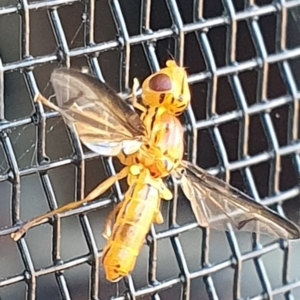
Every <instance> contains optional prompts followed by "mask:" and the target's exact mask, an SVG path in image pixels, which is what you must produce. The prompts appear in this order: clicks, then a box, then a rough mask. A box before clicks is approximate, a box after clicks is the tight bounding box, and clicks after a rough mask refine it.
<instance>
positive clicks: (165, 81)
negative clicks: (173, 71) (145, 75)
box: [149, 74, 172, 92]
mask: <svg viewBox="0 0 300 300" xmlns="http://www.w3.org/2000/svg"><path fill="white" fill-rule="evenodd" d="M149 87H150V89H151V90H153V91H156V92H163V91H169V90H170V89H172V82H171V80H170V78H169V76H168V75H166V74H157V75H155V76H153V77H152V78H151V79H150V81H149Z"/></svg>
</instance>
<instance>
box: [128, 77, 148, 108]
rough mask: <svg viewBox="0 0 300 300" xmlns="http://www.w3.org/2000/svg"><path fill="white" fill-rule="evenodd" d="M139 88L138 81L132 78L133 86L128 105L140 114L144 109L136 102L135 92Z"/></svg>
mask: <svg viewBox="0 0 300 300" xmlns="http://www.w3.org/2000/svg"><path fill="white" fill-rule="evenodd" d="M139 86H140V83H139V81H138V79H137V78H134V79H133V85H132V92H131V95H130V103H131V105H132V106H133V107H134V108H136V109H138V110H140V111H141V112H145V111H146V107H145V106H143V105H142V104H140V103H138V102H137V96H136V92H137V90H138V88H139Z"/></svg>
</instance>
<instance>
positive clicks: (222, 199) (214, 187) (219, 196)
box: [181, 161, 300, 239]
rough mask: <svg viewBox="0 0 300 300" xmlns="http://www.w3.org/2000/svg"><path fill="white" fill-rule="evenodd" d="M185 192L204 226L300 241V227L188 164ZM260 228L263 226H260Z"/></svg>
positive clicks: (185, 162)
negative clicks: (229, 227)
mask: <svg viewBox="0 0 300 300" xmlns="http://www.w3.org/2000/svg"><path fill="white" fill-rule="evenodd" d="M182 165H183V166H184V167H185V174H183V175H182V176H183V177H182V182H181V186H182V190H183V192H184V194H185V195H186V197H187V198H188V199H189V200H190V201H191V206H192V208H193V211H194V213H195V216H196V219H197V221H198V223H199V225H200V226H203V227H207V226H209V227H211V228H214V229H219V230H228V223H229V224H231V225H232V227H233V229H234V230H242V231H252V232H255V231H257V228H259V229H260V232H263V233H268V234H272V235H275V236H277V237H281V238H288V239H297V238H300V231H299V228H298V227H297V226H296V225H295V224H294V223H293V222H291V221H289V220H287V219H285V218H283V217H281V216H280V215H278V214H277V213H275V212H273V211H272V210H270V209H269V208H267V207H265V206H263V205H261V204H259V203H257V202H255V201H254V200H253V199H252V198H251V197H249V196H248V195H246V194H244V193H242V192H241V191H239V190H238V189H236V188H234V187H232V186H230V185H229V184H227V183H226V182H224V181H222V180H220V179H219V178H217V177H214V176H212V175H209V174H208V173H207V172H205V171H204V170H202V169H201V168H199V167H198V166H195V165H194V164H192V163H190V162H188V161H184V162H183V163H182ZM258 225H259V226H258Z"/></svg>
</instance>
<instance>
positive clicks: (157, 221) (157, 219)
mask: <svg viewBox="0 0 300 300" xmlns="http://www.w3.org/2000/svg"><path fill="white" fill-rule="evenodd" d="M163 222H164V218H163V216H162V214H161V212H160V211H158V212H157V214H156V215H155V216H154V218H153V223H155V224H162V223H163Z"/></svg>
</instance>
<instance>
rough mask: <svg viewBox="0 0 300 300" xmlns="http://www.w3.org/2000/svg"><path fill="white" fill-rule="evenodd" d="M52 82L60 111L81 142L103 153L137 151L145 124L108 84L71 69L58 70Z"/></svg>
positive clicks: (115, 153)
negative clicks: (73, 127) (74, 128)
mask: <svg viewBox="0 0 300 300" xmlns="http://www.w3.org/2000/svg"><path fill="white" fill-rule="evenodd" d="M51 82H52V85H53V88H54V91H55V94H56V99H57V104H58V107H59V108H60V109H59V110H58V111H60V112H62V115H63V117H64V119H65V121H66V123H67V124H70V123H73V124H74V125H75V127H76V129H77V132H78V134H79V136H80V139H81V140H82V142H83V143H84V144H85V145H86V146H87V147H88V148H90V149H91V150H93V151H95V152H98V153H100V154H102V155H117V154H119V153H120V151H121V150H124V152H125V153H126V154H130V153H134V152H136V151H137V150H138V149H139V147H140V145H141V139H142V135H143V131H144V125H143V123H142V121H141V120H140V117H139V115H138V114H137V113H136V112H135V111H133V110H132V109H131V108H130V106H129V105H128V104H127V103H125V102H124V101H123V100H122V99H121V98H120V97H119V96H118V95H117V94H116V93H115V92H114V91H113V90H112V89H111V88H110V87H109V86H107V85H106V84H104V83H102V82H100V81H99V80H97V79H96V78H94V77H92V76H90V75H87V74H83V73H80V72H77V71H75V70H70V69H57V70H55V71H54V72H53V73H52V76H51Z"/></svg>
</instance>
